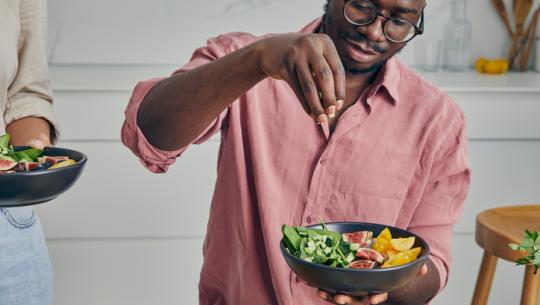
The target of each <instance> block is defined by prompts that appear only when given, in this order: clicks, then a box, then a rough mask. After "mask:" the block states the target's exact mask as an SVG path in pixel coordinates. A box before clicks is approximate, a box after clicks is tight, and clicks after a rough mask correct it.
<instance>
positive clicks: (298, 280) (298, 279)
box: [295, 275, 301, 283]
mask: <svg viewBox="0 0 540 305" xmlns="http://www.w3.org/2000/svg"><path fill="white" fill-rule="evenodd" d="M295 281H296V282H297V283H300V281H301V279H300V277H299V276H298V275H297V276H296V279H295Z"/></svg>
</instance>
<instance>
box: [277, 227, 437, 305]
mask: <svg viewBox="0 0 540 305" xmlns="http://www.w3.org/2000/svg"><path fill="white" fill-rule="evenodd" d="M326 226H327V227H328V230H331V231H336V232H340V233H350V232H356V231H366V230H367V231H373V235H374V236H377V235H379V233H380V232H381V231H382V230H383V229H384V228H385V227H388V228H389V229H390V232H391V233H392V237H393V238H396V237H410V236H414V237H415V243H414V247H422V252H421V253H420V255H419V256H418V258H417V259H416V260H415V261H413V262H410V263H408V264H404V265H401V266H397V267H389V268H384V269H345V268H332V267H328V266H325V265H321V264H316V263H311V262H307V261H304V260H302V259H300V258H298V257H296V256H294V255H292V254H291V253H290V252H289V251H288V250H287V249H286V248H285V245H284V243H283V240H281V242H280V249H281V253H282V254H283V257H284V258H285V261H286V262H287V264H288V265H289V267H290V268H291V269H292V270H293V271H294V273H296V274H297V275H298V276H299V277H300V278H301V279H302V280H304V281H305V282H306V283H308V284H309V285H311V286H313V287H317V288H320V289H322V290H325V291H328V292H330V293H343V294H348V295H352V296H365V295H368V294H378V293H384V292H389V291H392V290H395V289H397V288H399V287H402V286H404V285H405V284H407V282H409V281H410V280H412V279H414V277H415V276H416V275H417V273H418V272H419V270H420V268H421V267H422V265H423V264H424V262H425V260H426V259H427V258H428V255H429V246H428V244H427V243H426V242H425V241H424V240H423V239H421V238H420V237H419V236H417V235H415V234H413V233H411V232H409V231H406V230H402V229H399V228H394V227H390V226H386V225H381V224H374V223H365V222H334V223H327V224H326ZM308 228H314V229H320V228H321V226H320V225H313V226H309V227H308Z"/></svg>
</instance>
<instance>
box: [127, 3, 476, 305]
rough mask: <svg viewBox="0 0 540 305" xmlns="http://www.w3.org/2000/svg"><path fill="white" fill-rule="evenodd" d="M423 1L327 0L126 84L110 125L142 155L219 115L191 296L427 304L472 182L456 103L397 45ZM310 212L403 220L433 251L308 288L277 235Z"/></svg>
mask: <svg viewBox="0 0 540 305" xmlns="http://www.w3.org/2000/svg"><path fill="white" fill-rule="evenodd" d="M424 6H425V1H424V0H373V1H368V0H329V1H328V3H327V7H326V10H325V14H324V16H323V17H322V18H321V19H318V20H316V21H314V22H313V23H311V24H309V25H308V26H306V27H305V28H304V29H302V30H301V31H300V32H298V33H293V34H283V35H265V36H262V37H256V36H253V35H250V34H246V33H230V34H226V35H221V36H218V37H216V38H212V39H209V40H208V43H207V45H206V46H204V47H202V48H199V49H197V50H196V51H195V53H194V54H193V57H192V59H191V60H190V62H189V63H187V64H186V65H185V66H183V67H182V68H180V69H179V70H177V71H176V72H175V73H174V74H173V75H172V76H170V77H168V78H160V79H151V80H148V81H143V82H140V83H139V84H137V86H136V87H135V89H134V92H133V95H132V97H131V100H130V102H129V105H128V108H127V110H126V120H125V123H124V126H123V129H122V140H123V142H124V143H125V145H126V146H128V147H129V148H130V149H131V150H132V151H133V152H134V153H135V154H136V155H137V156H138V157H139V158H140V160H141V162H142V163H143V164H144V166H146V167H147V168H148V169H149V170H151V171H153V172H156V173H159V172H165V171H166V170H167V168H168V166H169V165H171V164H172V163H174V161H175V159H176V158H177V157H178V156H180V155H181V154H182V152H183V151H184V150H185V149H186V148H187V147H188V146H189V145H190V144H192V143H197V144H199V143H202V142H204V141H205V140H207V139H208V138H210V137H211V136H212V135H213V134H215V133H216V132H218V131H221V147H220V151H219V158H218V175H217V181H216V186H215V192H214V197H213V199H212V206H211V211H210V217H209V221H208V228H207V236H206V239H205V243H204V249H203V253H204V264H203V268H202V271H201V277H200V283H199V296H200V303H201V304H203V305H210V304H211V305H225V304H229V305H238V304H250V305H255V304H257V305H265V304H273V305H274V304H275V305H277V304H281V305H289V304H298V305H304V304H305V305H313V304H329V303H328V302H331V303H335V304H376V303H381V302H385V304H425V303H426V302H428V301H429V300H430V299H432V298H433V297H434V296H435V295H436V294H437V292H438V291H440V290H441V289H442V288H443V287H444V286H445V284H446V282H447V275H448V269H449V267H450V263H451V257H450V256H451V253H450V252H451V238H452V229H453V226H454V224H455V223H456V222H457V221H458V220H459V218H460V216H461V214H462V211H463V202H464V200H465V197H466V194H467V191H468V186H469V175H470V173H469V166H468V163H467V147H466V137H465V132H464V128H465V122H464V118H463V113H462V112H461V110H460V109H459V108H458V106H457V105H456V104H455V103H454V102H453V101H452V100H451V99H450V98H449V97H448V96H447V95H446V94H444V93H443V92H442V91H441V90H439V89H437V88H436V87H434V86H433V85H431V84H429V83H428V82H426V81H424V80H423V79H421V78H420V77H419V76H418V75H416V74H415V73H414V72H413V71H411V70H410V69H409V68H407V67H406V66H405V65H404V64H403V63H402V62H400V61H399V60H398V59H397V58H396V57H394V55H395V54H396V53H397V52H399V51H400V50H401V49H402V48H403V47H404V46H405V45H406V44H407V42H409V41H410V40H411V39H413V38H414V37H415V36H416V35H418V34H421V33H422V31H423V9H424ZM180 204H189V203H184V202H180ZM319 218H322V219H324V220H325V221H327V222H330V221H366V222H376V223H382V224H387V225H392V226H397V227H401V228H405V229H408V230H410V231H412V232H415V233H417V234H419V235H420V236H422V237H423V238H424V239H425V240H426V241H427V242H428V243H429V244H430V246H431V250H432V253H431V256H430V259H429V260H428V263H427V264H426V266H425V267H424V268H423V272H422V274H421V275H419V276H418V277H417V278H416V279H415V280H413V281H412V282H410V283H409V284H407V286H405V287H403V288H400V289H398V290H396V291H393V292H390V293H389V294H388V295H387V294H385V295H376V296H372V297H370V298H366V299H355V298H352V297H349V296H344V295H329V294H327V293H324V292H322V291H319V292H317V290H316V289H315V288H312V287H309V286H307V285H306V284H305V283H303V282H302V281H301V280H299V279H298V277H296V275H295V274H293V273H292V272H291V270H290V269H289V268H288V266H287V265H286V263H285V261H284V260H283V258H282V257H281V254H280V250H279V240H280V238H281V225H282V224H288V225H301V226H303V225H310V224H314V223H317V222H318V219H319Z"/></svg>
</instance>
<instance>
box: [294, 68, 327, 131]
mask: <svg viewBox="0 0 540 305" xmlns="http://www.w3.org/2000/svg"><path fill="white" fill-rule="evenodd" d="M296 75H297V77H298V82H299V83H300V86H301V87H302V92H303V93H304V97H305V99H306V101H307V104H308V107H309V109H311V113H312V114H314V115H315V116H316V117H317V118H318V122H319V123H325V122H327V121H328V117H327V116H326V111H325V110H324V109H323V107H322V105H321V101H320V99H319V92H318V90H317V85H316V84H315V80H314V79H313V76H312V73H311V70H310V68H309V67H308V65H307V64H305V65H302V64H299V65H297V67H296Z"/></svg>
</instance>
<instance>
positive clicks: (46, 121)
mask: <svg viewBox="0 0 540 305" xmlns="http://www.w3.org/2000/svg"><path fill="white" fill-rule="evenodd" d="M45 22H46V2H45V0H2V1H0V114H2V115H0V135H1V134H4V133H5V132H8V133H9V134H10V135H11V141H12V144H13V145H30V146H34V147H38V148H43V147H44V146H49V145H51V144H52V143H54V142H55V141H56V139H57V138H58V122H57V119H56V118H55V115H54V112H53V109H52V100H53V99H52V90H51V84H50V80H49V74H48V70H47V61H46V56H45V42H46V37H45V36H46V35H45V34H44V33H45V31H46V27H45ZM0 304H2V305H49V304H52V271H51V263H50V260H49V256H48V253H47V247H46V245H45V241H44V238H43V232H42V229H41V225H40V224H39V220H38V217H37V215H36V213H35V212H34V209H33V208H32V207H17V208H0Z"/></svg>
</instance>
